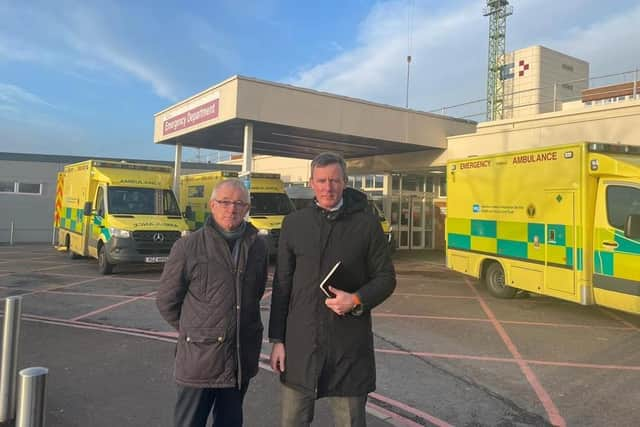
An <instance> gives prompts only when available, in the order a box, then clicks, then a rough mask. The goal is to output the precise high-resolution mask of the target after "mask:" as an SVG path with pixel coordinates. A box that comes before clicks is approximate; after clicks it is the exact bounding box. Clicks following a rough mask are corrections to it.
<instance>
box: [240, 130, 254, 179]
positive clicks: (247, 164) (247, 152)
mask: <svg viewBox="0 0 640 427" xmlns="http://www.w3.org/2000/svg"><path fill="white" fill-rule="evenodd" d="M252 160H253V123H251V122H246V123H245V124H244V149H243V151H242V172H243V173H246V172H251V167H252Z"/></svg>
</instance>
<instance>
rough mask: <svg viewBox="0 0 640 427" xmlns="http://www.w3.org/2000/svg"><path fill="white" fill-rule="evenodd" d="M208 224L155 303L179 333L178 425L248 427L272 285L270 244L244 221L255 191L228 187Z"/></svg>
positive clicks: (218, 194)
mask: <svg viewBox="0 0 640 427" xmlns="http://www.w3.org/2000/svg"><path fill="white" fill-rule="evenodd" d="M209 205H210V207H211V216H210V217H209V218H208V219H207V221H206V223H205V225H204V226H203V227H202V228H200V229H199V230H197V231H196V232H194V233H191V235H189V236H186V237H183V238H182V239H180V240H178V241H177V242H176V243H175V244H174V246H173V248H172V249H171V253H170V254H169V259H168V260H167V262H166V264H165V266H164V271H163V272H162V277H161V278H160V288H159V290H158V294H157V297H156V303H157V306H158V309H159V311H160V314H161V315H162V317H164V319H165V320H166V321H167V322H168V323H169V324H170V325H171V326H173V327H174V328H176V330H177V331H178V343H177V349H176V355H175V379H176V383H177V385H178V397H177V402H176V406H175V413H174V422H175V425H176V426H203V427H204V426H205V425H206V423H207V418H208V417H209V414H210V413H211V415H212V418H213V426H214V427H219V426H241V425H242V401H243V399H244V395H245V393H246V391H247V388H248V385H249V380H250V379H251V378H253V377H254V376H255V375H256V374H257V373H258V359H259V356H260V348H261V345H262V329H263V326H262V320H261V318H260V299H261V298H262V295H263V293H264V288H265V284H266V281H267V260H268V253H267V246H266V243H265V242H264V240H263V239H262V238H261V237H259V236H258V230H256V228H255V227H253V226H252V225H251V224H249V223H247V222H245V220H244V217H245V215H246V214H247V212H248V210H249V193H248V191H247V189H246V188H245V187H244V185H243V184H242V182H241V181H238V180H236V179H228V180H224V181H221V182H220V183H219V184H218V185H217V186H216V187H215V189H214V190H213V193H212V194H211V199H210V201H209Z"/></svg>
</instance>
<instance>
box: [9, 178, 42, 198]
mask: <svg viewBox="0 0 640 427" xmlns="http://www.w3.org/2000/svg"><path fill="white" fill-rule="evenodd" d="M0 193H18V194H38V195H39V194H42V184H34V183H31V182H15V181H0Z"/></svg>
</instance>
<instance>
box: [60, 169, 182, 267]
mask: <svg viewBox="0 0 640 427" xmlns="http://www.w3.org/2000/svg"><path fill="white" fill-rule="evenodd" d="M172 179H173V175H172V169H171V168H170V167H166V166H156V165H144V164H137V163H126V162H113V161H102V160H87V161H84V162H80V163H75V164H72V165H67V166H65V168H64V171H63V172H60V173H59V174H58V198H59V200H58V201H57V202H56V208H55V223H56V224H55V225H56V227H57V228H58V242H59V244H60V245H61V246H62V247H63V248H65V249H66V250H67V251H68V254H69V256H70V257H71V258H77V257H78V256H89V257H92V258H97V259H98V269H99V270H100V273H102V274H110V273H111V272H112V270H113V267H114V266H115V265H117V264H124V263H162V262H165V261H166V259H167V256H168V254H169V251H170V250H171V247H172V246H173V244H174V242H175V241H176V240H178V239H179V238H180V237H181V236H183V235H185V234H187V233H188V226H187V224H186V222H185V221H184V219H183V218H182V216H181V215H180V209H179V207H178V203H177V201H176V198H175V196H174V194H173V191H172V190H171V183H172Z"/></svg>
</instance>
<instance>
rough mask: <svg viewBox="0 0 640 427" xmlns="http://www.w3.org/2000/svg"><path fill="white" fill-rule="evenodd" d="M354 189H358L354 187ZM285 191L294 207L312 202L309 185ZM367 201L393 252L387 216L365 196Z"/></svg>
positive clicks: (311, 192)
mask: <svg viewBox="0 0 640 427" xmlns="http://www.w3.org/2000/svg"><path fill="white" fill-rule="evenodd" d="M354 190H356V191H360V190H357V189H354ZM286 192H287V194H288V195H289V198H290V199H291V201H292V202H293V204H294V205H295V206H296V209H302V208H306V207H307V206H309V205H310V204H311V203H313V197H314V196H313V190H312V189H311V187H302V186H299V185H296V186H291V187H287V188H286ZM367 201H368V203H369V207H370V208H371V211H372V212H373V213H374V214H375V215H376V216H377V217H378V219H379V220H380V225H381V226H382V231H383V233H384V235H385V237H386V238H387V242H388V243H389V248H390V249H391V251H392V252H393V251H394V250H395V242H394V240H393V227H392V226H391V224H389V221H388V220H387V217H386V216H385V215H384V213H383V212H382V210H381V209H380V208H379V207H378V205H377V204H376V202H375V201H374V200H373V199H371V198H370V197H369V196H367Z"/></svg>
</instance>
